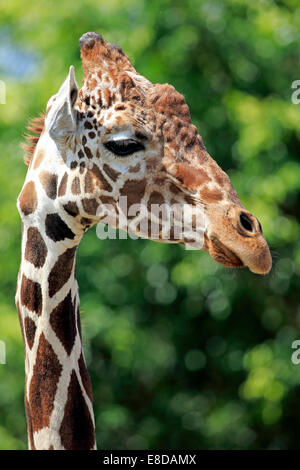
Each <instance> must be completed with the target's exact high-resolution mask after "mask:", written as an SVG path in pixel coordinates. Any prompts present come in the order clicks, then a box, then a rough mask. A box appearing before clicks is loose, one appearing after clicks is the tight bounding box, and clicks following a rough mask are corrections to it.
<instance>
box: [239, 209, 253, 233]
mask: <svg viewBox="0 0 300 470" xmlns="http://www.w3.org/2000/svg"><path fill="white" fill-rule="evenodd" d="M240 223H241V226H242V227H243V229H244V230H247V232H253V231H254V228H253V224H252V221H251V220H250V217H249V216H248V215H247V214H245V213H244V212H241V214H240Z"/></svg>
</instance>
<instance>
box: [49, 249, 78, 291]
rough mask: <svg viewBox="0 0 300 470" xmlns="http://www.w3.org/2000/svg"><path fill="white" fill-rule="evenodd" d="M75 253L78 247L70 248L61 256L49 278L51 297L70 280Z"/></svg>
mask: <svg viewBox="0 0 300 470" xmlns="http://www.w3.org/2000/svg"><path fill="white" fill-rule="evenodd" d="M75 252H76V247H74V248H69V249H68V250H66V251H65V252H64V253H63V254H62V255H60V257H59V258H58V260H57V261H56V263H55V265H54V266H53V268H52V270H51V272H50V274H49V277H48V285H49V296H50V297H53V296H54V294H56V292H58V291H59V290H60V289H61V288H62V286H63V285H64V284H65V283H66V282H67V280H68V279H69V277H70V275H71V272H72V268H73V263H74V256H75Z"/></svg>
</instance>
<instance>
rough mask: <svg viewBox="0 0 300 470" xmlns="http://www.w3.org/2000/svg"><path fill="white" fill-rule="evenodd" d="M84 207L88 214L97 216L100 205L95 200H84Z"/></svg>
mask: <svg viewBox="0 0 300 470" xmlns="http://www.w3.org/2000/svg"><path fill="white" fill-rule="evenodd" d="M82 207H83V208H84V210H85V212H86V213H87V214H91V215H96V212H97V209H98V207H99V204H98V202H97V201H96V199H94V198H92V199H88V198H83V199H82Z"/></svg>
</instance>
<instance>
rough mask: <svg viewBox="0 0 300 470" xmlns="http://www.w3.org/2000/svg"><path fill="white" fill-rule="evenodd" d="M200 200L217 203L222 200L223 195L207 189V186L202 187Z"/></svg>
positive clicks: (217, 190) (216, 190)
mask: <svg viewBox="0 0 300 470" xmlns="http://www.w3.org/2000/svg"><path fill="white" fill-rule="evenodd" d="M200 194H201V198H202V199H203V200H204V201H205V202H208V203H211V204H213V203H216V202H219V201H221V200H222V199H223V194H222V192H221V191H220V190H219V189H217V188H213V189H209V188H208V187H207V186H204V188H203V189H202V190H201V191H200Z"/></svg>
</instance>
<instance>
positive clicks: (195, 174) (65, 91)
mask: <svg viewBox="0 0 300 470" xmlns="http://www.w3.org/2000/svg"><path fill="white" fill-rule="evenodd" d="M80 49H81V58H82V65H83V71H84V77H83V86H82V88H81V89H80V91H78V87H77V84H76V80H75V76H74V69H73V67H71V68H70V72H69V75H68V77H67V79H66V81H65V82H64V84H63V85H62V87H61V88H60V90H59V92H58V93H57V94H56V95H54V96H53V97H52V98H50V100H49V102H48V105H47V110H46V117H45V121H44V126H43V132H42V136H41V138H40V139H39V142H38V145H37V147H36V149H35V152H34V156H33V159H32V161H31V162H30V169H32V171H37V172H44V173H43V174H44V181H43V184H44V186H45V190H46V192H47V191H48V192H49V191H50V192H51V188H50V186H51V184H52V185H53V179H52V180H51V177H50V176H48V177H47V175H46V173H47V172H48V173H50V174H53V173H55V174H56V176H57V178H56V183H57V192H56V195H55V203H56V204H59V206H60V207H63V208H64V211H65V212H66V215H65V217H66V218H67V219H68V221H69V220H70V218H73V219H74V220H76V221H77V222H78V223H79V224H80V225H81V226H82V227H83V228H86V227H88V226H89V225H91V224H93V223H96V222H97V221H99V220H101V219H103V217H104V215H105V216H107V212H105V213H103V210H102V209H103V207H104V206H108V205H109V206H110V207H113V208H114V209H115V210H116V213H117V214H119V215H120V206H119V205H118V201H120V198H121V197H125V198H126V201H127V206H126V207H127V210H128V213H127V214H123V218H124V217H125V219H126V222H128V220H130V230H129V229H128V225H127V229H128V231H133V232H135V233H138V234H140V235H142V236H145V237H147V238H153V239H156V240H159V241H167V242H175V243H176V242H177V243H182V244H186V245H189V244H191V243H195V244H196V247H198V248H202V249H204V250H206V251H208V252H209V253H210V255H211V256H212V257H213V258H214V259H215V260H216V261H218V262H220V263H222V264H224V265H225V266H228V267H244V266H246V267H248V268H249V269H250V270H251V271H253V272H255V273H259V274H265V273H268V272H269V271H270V269H271V265H272V260H271V255H270V251H269V248H268V245H267V243H266V241H265V239H264V237H263V234H262V229H261V225H260V223H259V221H258V220H257V218H256V217H255V216H254V215H252V214H251V213H250V212H249V211H247V210H246V209H245V208H244V207H243V205H242V204H241V202H240V200H239V197H238V195H237V193H236V191H235V190H234V188H233V186H232V184H231V182H230V180H229V178H228V176H227V174H226V173H224V172H223V171H222V170H221V168H220V167H219V166H218V165H217V163H216V162H215V161H214V160H213V159H212V158H211V157H210V155H209V154H208V153H207V151H206V149H205V147H204V145H203V142H202V139H201V137H200V135H199V134H198V132H197V129H196V127H195V126H193V124H192V122H191V118H190V113H189V108H188V106H187V104H186V103H185V100H184V97H183V96H182V95H181V94H179V93H178V92H177V91H176V90H175V89H174V88H173V87H172V86H171V85H168V84H164V85H161V84H152V83H151V82H149V81H148V80H147V79H146V78H144V77H143V76H141V75H139V74H138V73H137V72H136V71H135V69H134V67H133V66H132V64H131V63H130V61H129V59H128V57H127V56H126V55H125V54H124V53H123V51H122V49H121V48H119V47H118V46H115V45H113V44H109V43H107V42H106V41H104V40H103V38H102V37H101V36H100V35H98V34H97V33H86V34H84V35H83V36H82V37H81V39H80ZM49 152H51V155H50V154H49ZM45 175H46V176H45ZM49 185H50V186H49ZM49 188H50V189H49ZM133 205H134V206H135V207H136V206H139V207H144V208H147V209H148V213H147V215H145V213H142V212H143V211H141V209H139V210H137V209H136V208H135V209H134V210H132V211H131V213H130V210H131V208H132V206H133ZM153 206H155V207H157V206H160V207H161V206H164V207H167V208H168V207H171V206H172V207H173V206H174V207H176V210H177V211H178V208H179V211H180V208H182V209H183V211H186V212H188V214H190V219H191V220H192V227H193V228H194V230H192V235H191V233H190V232H186V231H184V230H183V231H182V232H181V234H180V236H175V234H174V233H175V232H174V227H175V228H176V223H175V224H174V223H173V226H171V225H172V224H170V218H168V216H167V215H166V213H163V211H162V212H160V213H159V214H158V215H157V213H156V215H155V217H156V219H155V217H154V216H152V215H151V214H152V213H151V207H153ZM108 212H109V211H108ZM200 213H201V214H202V221H203V224H202V225H201V224H200V225H201V226H200V227H199V230H198V232H197V224H196V223H195V220H196V219H197V217H198V216H199V214H200ZM103 214H104V215H103ZM149 214H150V215H149ZM109 217H111V215H110V216H109ZM104 218H105V217H104ZM154 219H155V220H156V221H157V225H158V230H157V231H156V232H155V236H153V235H152V232H151V233H150V222H149V221H153V220H154ZM175 219H176V216H175V218H174V219H173V220H175ZM108 220H111V219H109V218H108ZM145 220H146V222H147V223H146V224H145ZM167 220H168V222H167ZM176 220H177V221H178V220H179V219H176ZM180 220H183V219H180ZM197 220H199V219H197ZM148 222H149V224H148ZM108 223H110V222H108ZM111 224H112V225H118V223H116V222H115V221H111ZM69 225H70V224H69ZM166 226H168V230H167V231H166ZM119 227H120V224H119ZM141 227H143V228H142V229H141ZM145 227H146V228H145ZM121 228H122V227H121ZM195 228H196V229H195ZM179 232H180V231H179ZM179 232H177V233H179ZM166 233H167V235H166Z"/></svg>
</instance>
